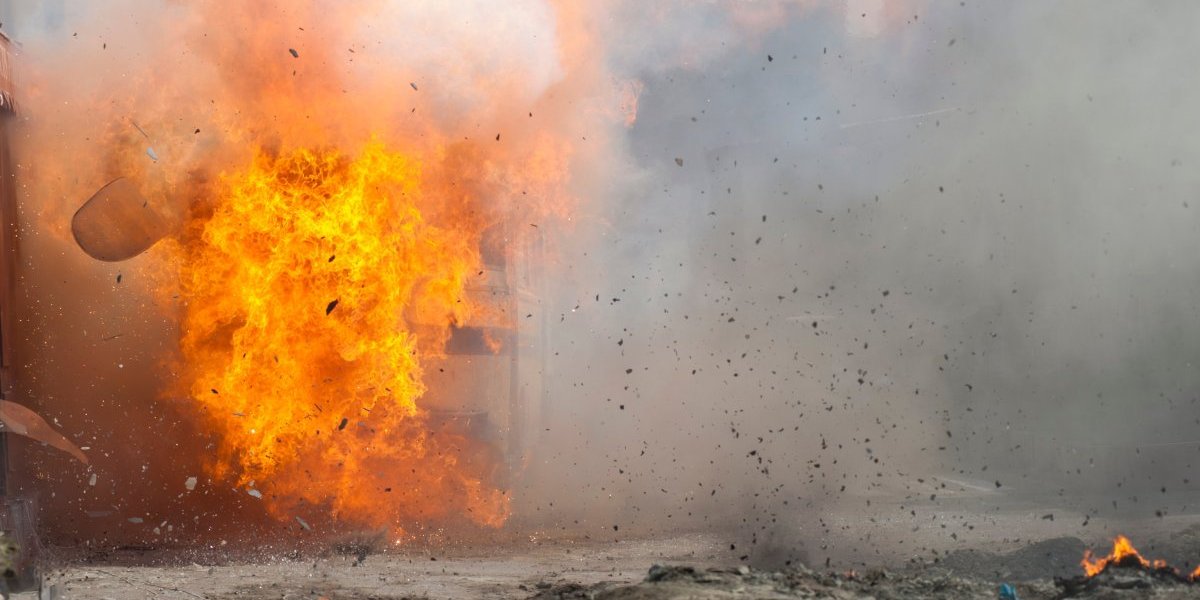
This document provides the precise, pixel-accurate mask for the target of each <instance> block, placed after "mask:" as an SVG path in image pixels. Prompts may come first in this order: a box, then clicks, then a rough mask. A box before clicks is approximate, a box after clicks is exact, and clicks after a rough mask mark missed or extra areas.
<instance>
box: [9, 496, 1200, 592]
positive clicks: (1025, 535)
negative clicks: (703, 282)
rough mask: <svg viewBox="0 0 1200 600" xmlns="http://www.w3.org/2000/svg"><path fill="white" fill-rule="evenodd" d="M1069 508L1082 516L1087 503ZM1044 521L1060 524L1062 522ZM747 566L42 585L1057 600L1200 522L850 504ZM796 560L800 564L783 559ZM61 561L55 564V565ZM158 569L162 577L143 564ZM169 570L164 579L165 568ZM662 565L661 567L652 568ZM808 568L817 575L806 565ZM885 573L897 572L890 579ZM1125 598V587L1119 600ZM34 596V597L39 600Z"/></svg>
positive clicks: (505, 548) (691, 560)
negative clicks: (1128, 540) (1117, 554)
mask: <svg viewBox="0 0 1200 600" xmlns="http://www.w3.org/2000/svg"><path fill="white" fill-rule="evenodd" d="M1073 504H1076V505H1078V504H1079V503H1078V502H1075V503H1073ZM1047 515H1054V517H1053V519H1051V518H1047ZM778 529H779V530H780V531H781V532H786V533H787V535H786V536H785V535H782V534H781V535H779V536H778V537H776V538H774V539H769V540H764V541H763V545H764V546H767V545H768V543H769V545H770V548H769V550H767V551H763V552H757V553H754V552H752V553H751V556H750V557H749V558H747V559H746V560H739V558H740V556H739V554H740V553H741V550H739V551H738V552H734V553H731V552H730V548H729V546H730V539H731V537H732V536H734V535H735V534H732V533H693V534H674V535H669V534H668V535H663V534H661V533H659V534H655V535H652V536H646V537H631V539H615V538H606V539H598V538H593V539H580V538H576V539H567V538H562V537H559V538H553V537H551V538H547V537H544V536H541V535H527V536H524V537H523V539H522V540H520V541H518V542H514V543H510V544H505V545H502V546H499V547H461V546H459V547H454V548H436V549H435V548H422V549H413V548H404V549H400V550H392V551H388V552H385V553H374V554H370V555H368V556H366V558H365V560H363V561H362V562H361V564H359V561H358V558H357V557H356V556H353V555H350V554H338V553H328V554H325V555H321V556H316V557H297V556H291V557H271V556H261V557H258V558H256V559H254V560H250V561H245V562H232V563H231V562H229V561H228V560H223V561H217V562H214V561H208V560H205V559H199V558H193V559H188V558H182V559H180V558H178V557H176V558H174V559H169V560H165V561H164V560H162V557H153V554H154V551H150V552H149V553H147V551H145V550H144V549H143V550H142V551H140V553H139V552H129V551H126V552H123V553H122V552H109V553H104V554H102V555H92V556H90V557H89V556H80V555H78V554H71V553H70V552H59V553H57V554H56V553H55V552H54V549H50V550H51V551H50V552H48V555H49V556H50V557H51V562H52V563H54V564H53V566H51V567H50V568H48V569H47V570H46V572H45V576H46V582H47V585H48V586H51V587H52V588H53V591H54V594H53V597H55V598H59V599H63V600H67V599H70V600H84V599H112V600H125V599H129V600H150V599H156V600H172V599H188V598H192V599H194V598H205V599H212V600H225V599H253V600H258V599H268V598H271V599H287V600H291V599H309V600H315V599H319V598H328V599H331V600H333V599H349V600H363V599H381V600H382V599H397V598H541V599H568V598H611V599H634V598H663V599H665V598H877V599H884V598H946V599H950V598H997V597H998V590H999V586H1000V584H1001V583H1011V584H1013V585H1014V586H1015V589H1016V591H1017V592H1018V594H1019V597H1020V598H1023V599H1028V598H1034V599H1040V598H1055V597H1059V596H1060V594H1061V593H1062V590H1061V589H1060V588H1059V587H1057V586H1056V585H1055V583H1054V580H1053V578H1054V577H1073V576H1077V575H1079V574H1080V567H1079V559H1080V557H1081V555H1082V552H1083V550H1084V548H1085V547H1090V548H1093V549H1096V550H1098V551H1100V553H1101V554H1103V553H1105V552H1107V550H1108V548H1109V545H1108V544H1109V540H1111V538H1112V536H1113V535H1115V534H1117V533H1125V534H1127V535H1130V536H1131V537H1133V538H1134V541H1135V543H1136V544H1137V545H1138V548H1139V549H1140V550H1141V551H1142V552H1143V554H1145V555H1146V556H1148V557H1151V558H1164V559H1167V560H1168V561H1170V562H1171V563H1172V564H1174V565H1177V566H1178V567H1179V568H1181V569H1185V570H1190V569H1191V568H1192V567H1194V566H1195V564H1196V561H1197V559H1200V515H1197V514H1183V515H1171V516H1167V515H1154V514H1151V515H1136V514H1134V515H1127V514H1114V515H1091V516H1089V515H1084V514H1080V513H1077V512H1074V511H1072V510H1070V509H1068V508H1064V507H1063V506H1061V505H1059V504H1056V503H1055V502H1052V501H1039V500H1030V499H1028V498H1024V499H1016V498H1013V497H1011V496H1005V495H1001V494H997V493H988V492H983V491H982V490H978V489H975V488H972V487H970V486H967V487H964V488H961V489H960V490H959V491H958V493H957V495H956V494H955V493H954V490H947V491H946V492H945V494H943V496H942V497H941V498H940V499H939V500H937V502H926V503H924V504H921V503H912V504H907V503H906V504H903V505H901V504H899V503H896V502H890V503H889V502H883V501H880V500H879V499H875V500H873V501H872V502H871V503H870V504H869V505H868V504H867V502H866V500H864V501H863V503H862V504H861V505H859V504H855V503H846V504H845V505H843V506H841V507H838V508H834V509H830V510H827V511H825V512H824V513H822V514H821V515H820V516H819V517H818V518H815V519H814V520H812V521H811V522H803V523H801V522H796V523H791V524H781V525H779V527H778ZM786 550H794V551H795V552H794V553H793V554H791V555H794V556H803V557H804V564H800V563H799V562H793V563H792V564H777V563H776V562H773V561H774V560H775V559H776V558H777V557H778V556H783V555H786V554H781V552H784V551H786ZM56 556H57V558H55V557H56ZM150 562H156V564H157V565H158V566H146V565H147V564H149V563H150ZM164 565H165V566H164ZM655 565H658V566H655ZM805 565H807V566H805ZM883 568H886V569H887V570H886V571H885V570H882V569H883ZM1118 579H1120V581H1117V583H1114V584H1113V585H1106V586H1102V587H1101V588H1098V589H1091V590H1082V591H1081V592H1080V594H1079V595H1077V596H1074V597H1080V598H1148V597H1154V598H1185V597H1189V598H1190V597H1200V588H1197V589H1193V588H1192V587H1191V586H1184V585H1179V584H1172V583H1170V582H1166V581H1156V580H1153V579H1152V578H1151V579H1147V578H1145V577H1140V576H1136V574H1133V575H1130V576H1128V577H1124V578H1123V579H1121V578H1118ZM1114 586H1116V587H1114ZM29 597H35V596H29Z"/></svg>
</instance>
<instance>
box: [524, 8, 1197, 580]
mask: <svg viewBox="0 0 1200 600" xmlns="http://www.w3.org/2000/svg"><path fill="white" fill-rule="evenodd" d="M850 4H872V3H850ZM879 8H882V6H881V3H880V6H879ZM908 8H909V9H911V10H910V11H909V12H905V11H904V10H900V9H897V10H892V11H891V12H892V13H893V14H890V15H888V18H887V19H885V21H886V22H885V24H883V25H881V26H880V25H875V24H870V25H855V23H854V20H855V19H856V18H870V17H872V16H874V15H867V16H866V17H861V16H860V15H859V14H858V11H857V10H851V7H846V10H845V11H843V10H841V9H840V5H839V6H833V5H831V6H828V7H824V8H822V9H814V10H811V11H804V12H799V13H797V14H792V15H790V16H789V18H788V19H787V20H786V21H784V22H780V23H779V24H778V25H779V27H778V28H776V29H773V30H771V31H769V32H767V33H765V34H764V35H762V36H761V38H756V39H753V40H746V39H741V40H738V43H727V41H726V40H725V39H723V38H722V33H723V32H725V31H727V27H726V25H727V22H726V21H721V20H720V19H715V22H714V21H713V20H705V19H700V20H697V19H693V17H694V16H695V15H694V13H691V12H688V11H683V12H682V14H678V15H672V17H673V18H668V19H667V20H666V21H665V22H659V23H657V24H656V27H654V28H652V31H643V30H639V28H638V27H637V25H636V24H631V22H629V21H621V26H622V27H624V28H626V29H627V30H629V31H633V32H635V33H634V34H632V40H633V41H631V42H630V43H628V44H625V45H624V46H623V47H624V48H625V50H624V51H622V52H618V57H619V58H620V60H621V61H622V62H621V65H622V68H627V69H629V73H628V74H629V75H631V76H633V77H637V78H638V79H640V80H642V81H643V82H644V85H645V87H644V92H643V94H642V97H641V103H640V107H639V108H640V110H639V116H638V120H637V123H636V124H635V125H634V126H633V127H632V129H631V130H630V132H629V138H628V143H629V148H628V153H629V156H630V158H631V159H632V161H633V162H634V163H635V164H637V165H639V168H640V171H639V172H638V176H637V177H636V178H631V179H632V183H628V182H627V183H628V184H627V185H625V186H624V187H621V188H619V189H617V190H613V191H611V192H607V193H608V194H610V195H611V197H612V200H611V201H609V202H606V203H603V204H602V206H604V207H607V210H603V212H602V218H601V219H599V220H598V222H602V223H603V226H595V227H592V228H590V229H589V233H591V234H592V235H591V236H590V237H582V238H581V239H582V241H580V243H579V244H577V245H575V246H573V247H571V248H570V249H569V250H568V251H567V252H566V256H564V257H563V258H562V261H561V262H562V268H563V270H564V272H566V273H567V274H568V275H569V277H570V283H569V284H568V285H567V286H565V287H563V288H560V289H558V290H556V291H557V295H556V296H555V302H556V307H555V309H554V310H553V311H551V312H552V315H551V317H552V318H551V319H550V320H551V323H552V332H553V339H554V340H555V341H556V345H555V348H554V349H555V351H556V352H555V355H554V356H553V359H552V362H551V365H550V367H549V368H548V373H550V374H551V380H552V382H553V384H554V389H553V390H552V392H551V394H550V396H549V398H548V400H547V402H548V404H549V406H550V407H551V412H550V419H549V423H548V426H547V431H546V433H545V435H546V440H547V446H548V447H550V448H553V451H552V452H548V453H547V455H546V459H545V460H544V462H543V463H542V464H540V465H538V467H539V468H540V469H541V471H540V472H539V474H540V475H541V476H542V477H544V478H545V479H546V480H547V481H552V482H553V487H552V489H555V490H558V492H557V493H553V494H551V493H547V494H546V496H545V499H544V500H543V501H541V502H540V503H539V504H538V505H537V507H536V508H537V510H539V511H551V512H553V511H554V510H556V509H557V510H559V511H560V512H559V513H558V514H560V515H561V516H560V518H561V519H562V522H563V523H564V524H566V526H567V527H570V526H571V524H573V523H576V522H580V523H586V529H587V530H588V531H590V532H592V534H594V535H599V536H602V537H620V535H621V533H619V532H614V531H613V527H612V526H613V525H616V524H620V525H625V524H629V525H635V524H636V525H637V526H641V527H645V528H648V529H651V530H653V531H656V532H670V531H678V530H680V529H681V528H682V529H686V528H688V527H717V528H720V527H729V526H733V531H734V532H735V533H734V534H732V535H731V539H734V540H736V541H737V542H738V543H736V544H735V545H736V549H731V553H732V554H733V555H734V556H742V555H746V554H752V555H753V554H754V553H755V552H757V550H751V549H752V548H754V547H755V546H756V545H758V546H761V545H773V546H782V547H784V548H790V549H791V551H793V552H795V553H800V552H801V551H800V550H798V548H799V547H800V546H801V545H803V544H808V545H809V546H810V548H811V546H812V545H815V544H814V542H816V541H817V540H822V539H825V537H826V535H827V534H829V527H830V525H829V524H828V523H826V522H824V521H822V520H821V519H820V517H821V515H822V511H823V509H824V508H826V507H832V506H838V507H839V508H842V509H844V508H846V507H853V506H857V507H860V509H861V510H862V514H863V515H864V518H863V519H861V520H859V521H857V522H856V523H855V524H854V527H856V528H857V530H858V531H859V532H860V534H859V539H867V538H869V537H870V532H871V531H872V529H873V528H874V526H873V525H872V522H871V521H869V520H868V519H867V518H866V517H870V516H872V515H875V516H878V517H880V518H893V519H894V518H907V517H908V512H909V511H908V509H907V508H906V507H904V506H903V505H904V504H905V503H906V502H911V501H913V499H914V498H916V499H919V498H926V497H928V496H930V494H937V493H938V492H939V489H938V487H939V485H940V483H939V482H944V481H946V480H947V479H952V480H955V481H965V482H968V483H971V484H972V485H978V486H981V487H986V488H992V487H993V486H995V487H996V488H999V489H1001V490H1002V491H1003V492H1004V493H1007V494H1011V495H1015V496H1019V497H1024V498H1032V499H1038V501H1047V499H1053V502H1057V503H1058V505H1059V506H1065V507H1067V508H1068V509H1071V510H1076V511H1078V512H1080V513H1085V514H1116V515H1118V516H1129V517H1131V518H1136V517H1146V516H1152V515H1154V514H1155V513H1156V511H1158V512H1160V513H1169V512H1171V511H1172V510H1174V511H1179V510H1182V509H1183V506H1182V504H1181V503H1180V502H1178V501H1175V500H1167V499H1166V496H1161V498H1163V499H1162V500H1160V499H1158V498H1159V497H1158V492H1159V491H1160V488H1170V489H1171V490H1179V489H1182V488H1189V487H1194V484H1192V483H1191V482H1190V481H1188V479H1187V477H1188V471H1189V470H1190V467H1191V465H1192V462H1191V461H1192V457H1194V456H1195V454H1196V448H1197V446H1198V445H1200V438H1198V437H1197V436H1196V434H1195V424H1196V423H1197V417H1198V416H1200V414H1198V413H1200V407H1197V404H1196V393H1197V392H1196V390H1197V380H1198V373H1197V371H1196V369H1195V366H1194V364H1193V362H1194V361H1195V360H1196V351H1197V349H1198V342H1197V341H1196V340H1200V335H1197V334H1198V333H1200V332H1198V331H1197V325H1196V323H1197V319H1196V317H1197V312H1196V311H1197V298H1198V295H1197V294H1198V292H1200V281H1198V280H1197V278H1196V276H1195V275H1194V273H1195V272H1196V270H1197V267H1198V265H1197V260H1196V258H1195V257H1196V256H1197V250H1198V247H1197V246H1198V245H1200V240H1198V238H1197V236H1196V235H1195V233H1196V230H1197V225H1196V223H1197V221H1196V219H1197V217H1196V213H1195V210H1197V208H1200V207H1196V206H1194V205H1195V203H1196V199H1195V198H1193V196H1194V194H1195V189H1196V185H1195V184H1196V179H1197V176H1196V175H1195V169H1194V166H1195V165H1196V164H1197V162H1198V161H1200V145H1198V144H1197V143H1196V142H1195V141H1194V139H1193V137H1194V136H1190V135H1188V134H1187V133H1186V132H1188V131H1190V130H1191V129H1192V126H1193V125H1194V124H1195V123H1196V121H1197V119H1198V113H1197V112H1196V111H1195V110H1194V108H1193V107H1194V106H1197V100H1200V89H1198V88H1197V87H1196V86H1194V85H1192V84H1190V83H1189V82H1188V79H1187V77H1186V75H1184V74H1185V73H1187V72H1188V68H1189V58H1188V57H1189V56H1191V55H1192V52H1190V50H1194V48H1193V46H1195V45H1196V44H1197V42H1195V41H1192V39H1193V36H1190V35H1188V34H1187V32H1186V27H1187V26H1186V25H1184V24H1185V23H1188V22H1190V21H1191V20H1192V19H1193V18H1194V17H1195V16H1196V10H1197V9H1196V7H1195V6H1194V5H1192V4H1190V3H1187V2H1171V3H1159V4H1155V5H1154V6H1153V7H1148V6H1145V5H1136V4H1121V5H1110V4H1104V5H1101V4H1096V3H1085V2H1066V3H1054V4H1046V3H1036V2H1024V3H1015V4H1013V3H1003V4H1000V3H980V2H968V3H931V4H930V5H928V6H911V7H908ZM634 21H636V20H634ZM863 30H866V31H868V32H870V31H876V32H877V34H876V35H866V36H864V35H862V32H863ZM638 36H644V37H638ZM692 40H707V41H711V42H712V43H711V44H709V45H706V48H708V49H710V50H711V49H712V48H714V47H717V46H719V47H720V51H719V52H713V53H710V55H708V56H705V57H703V60H702V61H701V62H699V63H691V64H680V63H679V62H673V63H669V64H662V63H659V62H656V59H658V58H660V57H661V56H663V55H664V54H672V52H671V51H666V52H664V51H663V50H662V47H663V46H669V45H670V44H672V43H674V44H677V45H684V44H686V43H687V42H690V41H692ZM643 51H644V52H643ZM638 59H641V61H640V62H639V60H638ZM677 159H681V160H677ZM577 239H580V238H577ZM1147 490H1153V492H1154V493H1155V497H1151V498H1150V499H1148V500H1145V499H1144V500H1142V501H1141V502H1139V501H1138V499H1137V495H1138V493H1139V491H1142V492H1145V491H1147ZM872 498H873V499H874V500H875V502H874V504H872V502H871V499H872ZM1118 499H1119V500H1120V503H1119V504H1120V507H1119V510H1114V509H1117V507H1118V502H1117V500H1118ZM1110 501H1111V504H1110ZM935 502H936V501H935ZM990 502H991V501H984V504H987V506H979V509H980V510H984V509H990V507H991V506H992V504H990ZM581 506H582V507H584V508H583V509H582V510H578V511H574V510H573V509H575V508H578V507H581ZM914 514H915V513H914ZM610 521H611V522H610ZM914 521H915V519H914ZM621 531H624V529H622V530H621ZM1081 531H1086V530H1081ZM946 535H947V536H948V535H949V533H947V534H946ZM956 535H964V536H965V537H969V536H970V533H969V532H967V531H966V530H961V531H958V533H957V534H956ZM765 538H773V539H771V540H769V542H768V541H766V540H765ZM955 539H956V540H957V539H959V538H958V537H955ZM964 539H965V538H964ZM857 550H859V551H860V552H861V553H863V554H867V553H868V551H869V550H870V545H869V544H862V545H858V546H857ZM820 556H822V554H817V555H814V556H813V558H819V557H820Z"/></svg>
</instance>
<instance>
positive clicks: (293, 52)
mask: <svg viewBox="0 0 1200 600" xmlns="http://www.w3.org/2000/svg"><path fill="white" fill-rule="evenodd" d="M288 52H291V53H292V58H300V53H299V52H296V49H295V48H288Z"/></svg>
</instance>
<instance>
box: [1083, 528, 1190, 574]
mask: <svg viewBox="0 0 1200 600" xmlns="http://www.w3.org/2000/svg"><path fill="white" fill-rule="evenodd" d="M1079 564H1080V565H1082V566H1083V572H1084V573H1085V574H1086V575H1087V576H1088V577H1095V576H1096V575H1099V574H1100V573H1102V572H1104V570H1105V569H1107V568H1108V567H1109V566H1110V565H1116V566H1122V567H1132V566H1135V565H1136V566H1138V567H1141V568H1143V569H1149V570H1153V571H1161V570H1169V571H1171V572H1174V573H1176V574H1178V570H1177V569H1175V568H1174V567H1172V566H1170V565H1168V564H1167V561H1165V560H1163V559H1161V558H1156V559H1154V560H1148V559H1146V558H1145V557H1143V556H1142V555H1141V554H1140V553H1138V551H1137V548H1134V547H1133V542H1130V541H1129V538H1127V537H1125V536H1123V535H1118V536H1117V537H1116V538H1115V539H1113V548H1112V552H1110V553H1109V554H1108V556H1104V557H1100V558H1097V557H1096V556H1095V555H1094V554H1092V551H1091V550H1085V551H1084V552H1083V560H1082V561H1080V563H1079ZM1197 578H1200V566H1197V567H1196V568H1195V570H1193V571H1192V572H1191V573H1190V574H1189V575H1188V576H1187V579H1188V580H1189V581H1196V580H1197Z"/></svg>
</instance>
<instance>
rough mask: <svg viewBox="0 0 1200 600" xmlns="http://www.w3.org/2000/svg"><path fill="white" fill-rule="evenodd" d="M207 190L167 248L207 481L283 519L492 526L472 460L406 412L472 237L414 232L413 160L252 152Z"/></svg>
mask: <svg viewBox="0 0 1200 600" xmlns="http://www.w3.org/2000/svg"><path fill="white" fill-rule="evenodd" d="M435 187H436V186H435ZM219 188H220V193H219V198H218V199H217V200H216V201H215V203H214V205H213V206H212V210H211V214H206V215H202V216H198V217H197V218H195V219H193V221H192V222H191V223H190V225H189V231H188V233H187V234H186V235H185V236H184V238H183V242H181V243H180V244H179V245H178V246H177V247H176V250H175V252H176V253H177V254H178V256H177V259H178V261H177V262H178V264H179V269H180V285H181V297H182V300H183V306H184V309H183V310H184V315H183V320H182V341H181V350H182V355H183V360H184V366H183V367H182V368H183V373H182V376H183V381H184V383H185V384H186V387H187V390H186V394H187V396H188V397H190V399H191V401H192V402H193V403H194V405H195V407H196V408H197V409H198V410H199V411H201V412H202V413H203V414H202V417H201V418H202V419H204V420H205V421H206V422H207V423H209V424H210V425H211V427H210V428H209V429H210V430H212V431H214V432H215V434H216V436H215V437H216V442H215V443H216V453H215V455H214V456H213V457H212V460H211V461H210V472H211V475H213V476H214V477H217V478H219V479H221V480H224V481H227V482H230V483H231V484H233V485H236V486H239V487H248V486H251V485H253V486H255V489H257V490H261V493H262V494H263V501H264V502H266V503H267V506H268V509H269V510H270V511H271V512H272V513H273V514H275V515H276V516H278V517H280V518H283V519H290V518H291V517H292V516H295V512H296V511H304V510H312V509H319V510H325V511H328V512H330V513H331V514H332V515H334V516H340V517H344V518H348V519H352V520H354V521H357V522H362V523H364V524H368V525H372V526H386V527H390V528H393V529H394V530H397V531H400V530H402V529H403V528H404V526H405V525H406V524H410V523H413V522H419V521H426V520H429V519H435V518H442V517H446V516H448V515H456V514H461V515H466V516H467V517H468V518H469V519H471V520H472V521H474V522H476V523H480V524H485V525H493V526H496V525H499V524H501V523H503V522H504V520H505V519H506V517H507V516H508V512H509V505H508V499H507V497H506V496H505V495H504V493H502V492H501V491H500V490H498V489H496V488H494V487H492V486H490V485H489V484H488V483H486V482H487V479H488V476H489V467H488V466H487V465H488V463H489V462H490V461H489V460H488V459H487V452H486V451H484V450H482V449H480V448H478V447H476V445H475V444H473V443H472V442H470V441H469V440H467V439H466V438H464V437H463V436H461V435H457V434H455V433H454V432H451V431H439V430H437V428H435V427H432V426H431V424H430V423H429V418H428V415H427V414H426V413H425V412H424V411H423V410H422V409H421V407H420V405H419V403H418V400H419V399H420V398H421V395H422V393H423V392H424V386H423V384H422V383H421V364H422V359H423V358H424V357H425V356H426V355H430V354H436V353H437V352H439V351H440V348H441V345H442V344H444V341H445V338H446V336H447V335H448V331H449V327H450V326H451V325H458V324H462V323H464V322H466V320H467V319H468V318H469V317H470V316H471V314H472V310H473V308H472V302H471V301H470V299H469V298H468V297H467V294H466V293H465V289H464V288H465V285H466V282H467V280H468V278H469V277H470V276H471V275H472V274H473V273H475V272H476V271H478V270H479V265H480V263H481V260H480V256H479V250H478V248H479V238H480V236H481V232H480V231H479V226H477V225H472V223H473V221H472V220H471V219H470V218H469V216H467V215H455V214H453V213H452V212H450V213H447V214H445V215H442V216H441V217H440V221H439V223H433V222H431V221H429V220H428V219H427V218H425V217H424V216H423V214H422V211H421V206H422V199H423V197H424V195H425V194H427V193H428V192H427V190H425V189H424V188H423V187H422V181H421V164H420V163H419V162H418V161H417V160H414V159H412V158H410V157H407V156H404V155H402V154H400V153H397V152H393V151H389V150H388V149H387V148H385V147H384V146H383V145H382V144H380V143H378V142H372V143H370V144H368V145H367V146H366V147H365V148H364V149H363V150H362V151H361V153H360V154H358V155H357V156H354V157H348V156H345V155H343V154H342V153H340V152H337V151H317V150H309V149H297V150H292V151H286V152H283V153H282V154H279V155H277V156H272V155H268V154H266V153H260V154H259V155H258V157H257V158H256V159H255V160H254V162H253V164H251V165H249V166H248V167H247V168H245V169H244V170H242V171H239V172H235V173H230V174H226V175H224V176H223V177H222V181H221V184H220V186H219ZM437 189H438V190H441V189H442V188H437ZM442 204H446V205H453V204H454V203H442ZM443 212H445V211H444V210H443ZM416 324H420V326H421V327H420V331H421V335H422V336H428V337H427V338H426V339H421V338H419V337H418V335H417V334H415V333H414V329H415V328H414V325H416Z"/></svg>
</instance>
